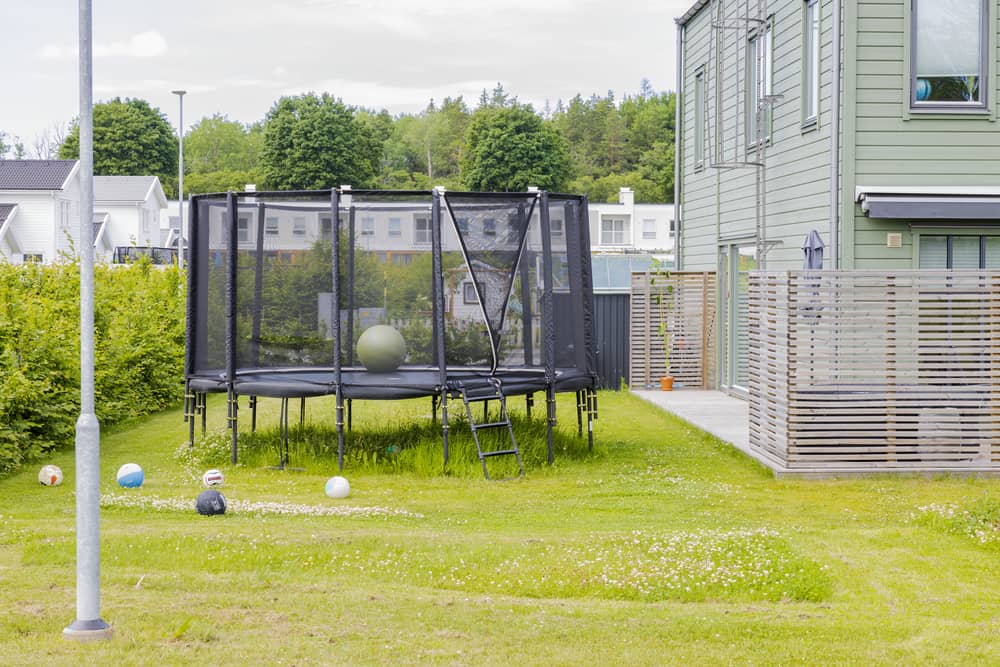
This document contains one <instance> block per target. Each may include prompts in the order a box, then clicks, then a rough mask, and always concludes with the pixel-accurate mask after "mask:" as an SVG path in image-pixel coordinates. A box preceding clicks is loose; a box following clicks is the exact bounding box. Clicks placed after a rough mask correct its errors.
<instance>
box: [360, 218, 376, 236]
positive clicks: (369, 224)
mask: <svg viewBox="0 0 1000 667" xmlns="http://www.w3.org/2000/svg"><path fill="white" fill-rule="evenodd" d="M361 235H362V236H375V218H370V217H366V218H361Z"/></svg>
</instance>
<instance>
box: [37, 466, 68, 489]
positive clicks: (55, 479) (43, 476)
mask: <svg viewBox="0 0 1000 667" xmlns="http://www.w3.org/2000/svg"><path fill="white" fill-rule="evenodd" d="M62 481H63V473H62V470H60V469H59V466H54V465H47V466H42V469H41V470H39V471H38V483H39V484H43V485H45V486H59V485H60V484H62Z"/></svg>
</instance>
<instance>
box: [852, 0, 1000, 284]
mask: <svg viewBox="0 0 1000 667" xmlns="http://www.w3.org/2000/svg"><path fill="white" fill-rule="evenodd" d="M849 4H854V5H855V7H854V10H855V11H854V12H849V16H848V19H849V20H848V21H847V22H845V29H846V30H847V31H851V30H853V31H854V40H853V42H854V46H853V49H851V50H848V52H847V54H846V55H847V57H848V58H850V57H853V59H854V62H853V63H851V65H853V67H849V68H847V67H845V69H853V71H854V78H853V81H846V82H845V83H846V86H845V87H846V88H847V89H848V90H849V91H851V93H850V95H853V105H851V106H848V108H847V111H848V112H850V113H853V118H852V119H851V121H852V123H851V124H853V127H854V132H853V146H852V149H853V150H852V151H849V152H851V153H853V160H852V161H851V162H850V163H848V164H847V165H846V166H847V170H846V171H847V172H848V177H847V181H848V182H845V186H848V185H850V187H849V189H848V187H845V196H847V197H853V195H854V193H853V192H852V190H853V189H854V186H855V185H856V186H858V187H860V188H865V187H878V186H906V187H913V186H925V187H928V188H934V187H954V186H997V185H1000V127H998V124H997V122H996V118H997V113H996V112H997V102H998V99H997V97H998V95H997V93H998V90H997V85H996V82H997V80H998V78H997V76H998V71H1000V53H998V50H997V43H998V26H1000V2H991V3H990V17H989V21H990V24H989V25H990V26H991V30H990V31H989V35H990V37H989V42H990V43H989V45H988V53H989V54H991V55H992V57H991V58H989V59H988V63H987V67H988V68H989V71H988V72H987V79H986V85H988V86H989V88H988V93H987V95H988V105H989V108H988V112H987V113H985V114H984V113H978V114H961V113H953V114H943V113H935V114H923V113H918V112H911V111H910V109H909V95H910V92H909V85H910V84H909V76H910V66H909V59H910V47H909V43H910V26H909V22H910V0H882V1H881V2H878V3H874V2H858V3H849ZM845 65H846V63H845ZM852 107H853V108H852ZM848 136H850V135H848ZM849 190H850V191H849ZM846 203H847V204H848V206H850V208H849V209H848V210H852V211H853V216H851V217H849V219H845V220H844V223H845V227H846V226H847V225H849V224H853V229H851V230H850V234H849V235H847V234H845V240H847V238H853V248H850V249H848V250H847V251H846V252H845V260H847V261H845V264H844V266H845V268H850V267H851V266H853V267H855V268H859V269H864V268H912V267H913V266H916V265H917V262H916V259H915V257H914V253H915V245H914V242H913V236H912V233H911V226H910V221H906V220H902V221H900V220H877V219H872V218H869V217H867V216H866V215H865V214H864V213H863V212H862V211H861V208H860V207H859V206H857V205H853V206H851V205H850V202H846ZM890 232H898V233H901V234H902V241H903V245H902V247H901V248H889V247H887V237H886V235H887V234H888V233H890Z"/></svg>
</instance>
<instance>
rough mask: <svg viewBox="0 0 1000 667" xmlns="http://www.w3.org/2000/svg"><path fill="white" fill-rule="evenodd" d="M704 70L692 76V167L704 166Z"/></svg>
mask: <svg viewBox="0 0 1000 667" xmlns="http://www.w3.org/2000/svg"><path fill="white" fill-rule="evenodd" d="M705 120H706V118H705V68H702V69H700V70H698V73H697V74H695V75H694V166H695V167H696V168H698V167H701V166H703V165H704V164H705Z"/></svg>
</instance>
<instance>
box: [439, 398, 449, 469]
mask: <svg viewBox="0 0 1000 667" xmlns="http://www.w3.org/2000/svg"><path fill="white" fill-rule="evenodd" d="M441 446H442V448H443V452H444V464H445V465H448V394H447V393H446V392H441Z"/></svg>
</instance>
